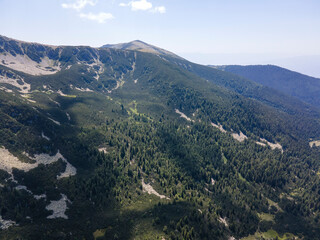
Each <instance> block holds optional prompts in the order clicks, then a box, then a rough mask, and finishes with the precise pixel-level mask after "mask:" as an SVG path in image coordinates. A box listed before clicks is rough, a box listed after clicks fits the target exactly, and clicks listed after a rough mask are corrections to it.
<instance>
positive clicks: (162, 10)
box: [152, 6, 166, 13]
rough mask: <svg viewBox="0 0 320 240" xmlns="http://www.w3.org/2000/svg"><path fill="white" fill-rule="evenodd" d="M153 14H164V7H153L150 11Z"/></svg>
mask: <svg viewBox="0 0 320 240" xmlns="http://www.w3.org/2000/svg"><path fill="white" fill-rule="evenodd" d="M152 12H154V13H166V8H165V7H164V6H159V7H155V8H154V9H152Z"/></svg>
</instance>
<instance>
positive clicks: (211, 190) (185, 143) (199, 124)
mask: <svg viewBox="0 0 320 240" xmlns="http://www.w3.org/2000/svg"><path fill="white" fill-rule="evenodd" d="M187 63H188V64H190V66H191V67H189V65H186V64H187ZM184 64H185V65H184ZM0 75H1V77H0V100H1V101H0V115H1V118H0V121H1V122H0V136H1V137H0V203H1V205H0V206H1V209H0V210H1V213H0V215H1V218H0V223H1V225H0V228H1V229H2V230H1V231H0V238H1V239H19V238H21V239H163V238H164V239H229V238H230V239H234V238H236V239H242V238H243V239H244V238H246V237H249V238H252V237H253V235H255V236H258V235H259V236H260V235H261V236H264V237H266V236H270V235H272V236H273V237H274V238H276V237H282V238H283V239H291V238H293V237H297V238H300V239H302V238H305V239H317V237H318V236H319V235H320V232H319V228H318V222H319V218H320V205H319V201H318V199H319V197H320V196H319V195H320V189H319V186H320V178H319V171H320V161H319V154H320V150H319V148H318V147H310V146H309V141H310V138H312V139H313V141H317V140H319V136H320V125H319V113H318V112H317V110H315V109H313V108H311V107H309V106H308V105H305V104H304V103H303V102H300V101H298V100H292V99H291V98H290V97H287V96H286V95H281V93H277V92H275V93H274V95H271V97H270V95H269V93H270V91H271V90H270V89H269V88H264V87H263V86H261V85H257V84H255V83H254V82H252V81H249V80H246V79H244V78H240V77H237V76H236V75H233V74H230V73H225V72H223V71H219V70H216V69H212V68H208V67H205V66H201V65H196V64H193V63H190V62H187V61H186V60H181V59H177V58H172V57H168V56H164V55H163V56H160V57H159V56H158V55H157V54H150V53H146V52H141V51H133V50H122V49H113V48H91V47H83V46H82V47H79V46H48V45H41V44H36V43H26V42H21V41H17V40H14V39H10V38H6V37H0ZM257 88H258V89H260V90H261V91H260V92H263V93H264V94H265V95H263V96H264V97H265V98H262V97H259V96H260V95H258V94H257V91H254V89H257ZM249 93H250V94H251V96H250V94H249ZM258 93H259V92H258ZM259 94H260V93H259ZM276 97H277V98H281V99H282V101H281V102H279V103H277V104H275V102H276V101H277V100H276Z"/></svg>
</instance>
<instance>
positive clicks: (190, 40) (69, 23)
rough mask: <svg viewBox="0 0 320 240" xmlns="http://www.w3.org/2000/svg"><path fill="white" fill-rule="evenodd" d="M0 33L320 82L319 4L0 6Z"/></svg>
mask: <svg viewBox="0 0 320 240" xmlns="http://www.w3.org/2000/svg"><path fill="white" fill-rule="evenodd" d="M0 23H1V24H0V35H4V36H7V37H11V38H15V39H19V40H24V41H31V42H38V43H45V44H52V45H86V46H92V47H99V46H102V45H104V44H112V43H122V42H129V41H132V40H137V39H139V40H142V41H144V42H147V43H149V44H153V45H156V46H158V47H161V48H165V49H167V50H169V51H172V52H174V53H176V54H178V55H180V56H182V57H184V58H186V59H188V60H190V61H193V62H197V63H201V64H210V65H227V64H241V65H248V64H276V65H280V66H283V67H287V68H289V69H291V70H295V71H299V72H302V73H305V74H308V75H311V76H315V77H320V1H319V0H198V1H195V0H131V1H130V0H0Z"/></svg>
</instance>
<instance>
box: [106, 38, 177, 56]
mask: <svg viewBox="0 0 320 240" xmlns="http://www.w3.org/2000/svg"><path fill="white" fill-rule="evenodd" d="M102 48H114V49H121V50H133V51H139V52H146V53H152V54H156V55H164V56H168V57H173V58H179V59H182V58H181V57H179V56H178V55H176V54H174V53H172V52H169V51H167V50H165V49H162V48H159V47H156V46H153V45H151V44H148V43H145V42H143V41H140V40H135V41H132V42H128V43H118V44H106V45H103V46H102Z"/></svg>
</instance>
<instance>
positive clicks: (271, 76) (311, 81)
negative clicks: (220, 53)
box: [213, 65, 320, 108]
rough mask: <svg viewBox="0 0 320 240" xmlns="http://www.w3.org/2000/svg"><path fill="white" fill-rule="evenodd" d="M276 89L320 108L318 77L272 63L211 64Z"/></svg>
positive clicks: (319, 83)
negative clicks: (246, 64) (243, 64)
mask: <svg viewBox="0 0 320 240" xmlns="http://www.w3.org/2000/svg"><path fill="white" fill-rule="evenodd" d="M213 67H214V68H216V69H220V70H223V71H226V72H230V73H234V74H237V75H239V76H242V77H244V78H247V79H250V80H252V81H255V82H256V83H259V84H262V85H264V86H267V87H270V88H273V89H276V90H278V91H281V92H283V93H285V94H287V95H290V96H293V97H296V98H299V99H300V100H302V101H304V102H307V103H310V104H312V105H314V106H316V107H318V108H320V94H319V93H320V79H319V78H314V77H309V76H306V75H303V74H301V73H297V72H293V71H290V70H287V69H285V68H281V67H277V66H273V65H251V66H237V65H229V66H213Z"/></svg>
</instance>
